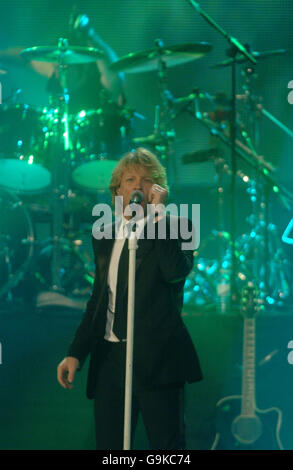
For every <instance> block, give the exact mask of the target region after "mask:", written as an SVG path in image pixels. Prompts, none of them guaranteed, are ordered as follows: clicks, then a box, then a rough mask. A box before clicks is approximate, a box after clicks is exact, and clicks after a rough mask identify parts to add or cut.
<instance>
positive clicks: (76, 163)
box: [71, 103, 130, 193]
mask: <svg viewBox="0 0 293 470" xmlns="http://www.w3.org/2000/svg"><path fill="white" fill-rule="evenodd" d="M71 129H72V145H73V149H74V160H73V161H72V180H73V183H74V184H75V186H77V187H78V188H81V189H82V190H84V191H87V192H89V193H96V192H97V191H105V190H107V189H108V187H109V183H110V179H111V175H112V171H113V169H114V168H115V166H116V164H117V161H118V160H119V159H120V157H121V156H122V154H123V153H125V152H126V151H127V150H129V145H130V138H129V135H130V118H129V116H128V115H127V113H124V109H123V108H122V107H119V106H118V105H116V104H115V103H107V104H106V105H105V106H104V107H103V108H99V109H92V110H87V111H81V112H79V113H78V114H77V115H75V116H73V118H72V121H71Z"/></svg>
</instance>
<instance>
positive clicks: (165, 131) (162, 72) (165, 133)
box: [154, 39, 178, 189]
mask: <svg viewBox="0 0 293 470" xmlns="http://www.w3.org/2000/svg"><path fill="white" fill-rule="evenodd" d="M155 47H156V49H157V57H158V72H157V76H158V82H159V92H160V105H157V106H156V109H155V125H154V136H155V140H157V144H156V145H155V149H156V151H157V152H158V154H159V157H160V159H161V160H162V162H163V163H165V166H166V169H167V174H169V171H170V161H172V164H173V171H174V178H175V189H177V186H178V179H177V169H176V164H175V158H174V148H173V142H174V140H175V138H176V134H175V130H174V127H173V120H174V118H175V113H174V110H173V102H174V98H173V96H172V94H171V92H170V91H169V90H168V88H167V72H166V70H167V66H166V63H165V61H164V60H163V58H162V55H163V53H164V51H162V48H163V47H164V44H163V41H162V40H161V39H156V40H155ZM156 137H157V139H156Z"/></svg>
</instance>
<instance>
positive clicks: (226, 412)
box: [211, 285, 284, 450]
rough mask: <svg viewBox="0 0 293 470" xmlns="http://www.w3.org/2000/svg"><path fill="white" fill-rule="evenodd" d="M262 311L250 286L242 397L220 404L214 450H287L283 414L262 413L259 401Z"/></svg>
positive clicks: (245, 308) (245, 309)
mask: <svg viewBox="0 0 293 470" xmlns="http://www.w3.org/2000/svg"><path fill="white" fill-rule="evenodd" d="M259 309H260V307H259V305H258V304H257V299H256V296H255V289H254V287H253V286H252V285H248V286H247V287H246V288H245V289H244V292H243V295H242V308H241V310H242V312H243V314H244V325H243V358H242V360H243V364H242V393H241V395H231V396H227V397H225V398H222V399H221V400H219V401H218V403H217V404H216V411H217V425H216V427H217V432H216V435H215V438H214V441H213V444H212V447H211V450H216V449H219V450H220V449H222V450H227V449H230V450H237V449H239V450H244V449H246V450H284V448H283V445H282V442H281V439H280V429H281V425H282V412H281V410H280V409H279V408H276V407H272V408H268V409H266V410H261V409H259V408H258V407H257V405H256V400H255V313H256V312H257V311H258V310H259Z"/></svg>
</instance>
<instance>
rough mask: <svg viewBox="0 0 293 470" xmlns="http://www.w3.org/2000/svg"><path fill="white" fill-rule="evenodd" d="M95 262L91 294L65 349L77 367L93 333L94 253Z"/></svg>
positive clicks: (95, 297) (95, 299)
mask: <svg viewBox="0 0 293 470" xmlns="http://www.w3.org/2000/svg"><path fill="white" fill-rule="evenodd" d="M95 264H96V273H95V280H94V286H93V290H92V294H91V297H90V299H89V300H88V302H87V305H86V310H85V312H84V314H83V316H82V319H81V322H80V324H79V326H78V328H77V330H76V332H75V334H74V338H73V341H72V343H71V344H70V346H69V348H68V350H67V356H72V357H76V358H77V359H78V360H79V362H80V366H79V369H81V367H82V365H83V363H84V362H85V360H86V358H87V356H88V354H89V352H90V349H91V343H92V335H93V317H94V313H95V310H96V307H97V303H98V298H99V294H100V279H99V274H98V269H97V263H96V255H95Z"/></svg>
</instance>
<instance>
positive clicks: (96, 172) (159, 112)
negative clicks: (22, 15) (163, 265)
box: [0, 38, 293, 313]
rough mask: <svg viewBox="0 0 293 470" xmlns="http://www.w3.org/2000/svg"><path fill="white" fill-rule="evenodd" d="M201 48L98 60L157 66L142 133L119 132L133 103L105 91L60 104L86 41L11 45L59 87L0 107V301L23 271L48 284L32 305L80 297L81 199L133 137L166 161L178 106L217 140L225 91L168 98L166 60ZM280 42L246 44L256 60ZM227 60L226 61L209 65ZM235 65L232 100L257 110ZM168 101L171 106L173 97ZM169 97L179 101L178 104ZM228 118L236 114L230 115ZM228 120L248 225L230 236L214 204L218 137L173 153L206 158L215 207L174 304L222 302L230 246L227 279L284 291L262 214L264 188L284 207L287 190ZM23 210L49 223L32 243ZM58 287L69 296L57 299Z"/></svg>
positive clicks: (84, 280) (88, 258)
mask: <svg viewBox="0 0 293 470" xmlns="http://www.w3.org/2000/svg"><path fill="white" fill-rule="evenodd" d="M211 50H212V46H211V45H210V44H208V43H205V42H200V43H195V44H177V45H172V46H165V45H164V44H163V43H162V41H161V40H156V41H155V44H154V47H153V48H151V49H148V50H144V51H140V52H135V53H129V54H127V55H126V56H124V57H122V58H120V59H118V60H117V61H116V62H114V63H113V64H112V65H111V66H110V68H111V70H112V72H115V73H120V72H123V73H126V74H131V73H134V74H135V73H147V72H150V71H155V72H156V73H157V76H158V84H159V91H160V102H159V104H158V105H157V106H156V109H155V113H154V115H155V119H154V130H153V133H152V134H151V135H148V136H145V137H135V138H132V137H131V132H130V131H131V128H132V125H133V124H132V119H133V116H135V114H136V113H135V111H134V110H131V109H128V108H127V107H126V106H124V105H116V104H115V103H113V102H111V101H110V100H109V99H106V100H105V102H104V103H103V104H102V105H101V107H100V108H98V109H80V110H79V111H78V112H77V113H74V114H72V113H70V111H69V102H70V93H69V91H68V83H67V79H68V75H67V74H68V71H70V66H71V65H75V66H76V65H79V64H86V63H91V62H95V61H97V60H99V59H100V58H101V57H102V56H103V52H101V51H100V50H98V49H95V48H92V47H81V46H71V45H70V44H69V43H68V41H67V40H66V39H64V38H60V39H59V41H58V45H57V46H56V47H55V46H50V47H49V46H36V47H31V48H29V49H25V50H23V51H21V53H20V55H21V56H22V57H23V58H24V59H26V60H27V61H30V60H33V61H39V62H48V63H52V64H55V65H56V66H57V68H58V71H59V77H60V83H61V88H62V93H61V97H60V100H59V103H58V105H57V106H54V107H50V106H49V107H46V108H43V109H39V108H36V107H34V106H30V105H27V104H20V103H17V104H15V103H13V98H16V96H14V97H12V99H10V100H9V101H8V102H6V103H4V104H3V105H2V107H1V110H0V214H1V219H2V224H1V230H0V274H1V279H2V280H3V279H4V282H3V281H2V283H1V286H0V299H1V300H3V299H4V300H6V301H10V300H13V298H14V295H15V292H16V287H17V285H18V284H19V283H20V281H22V280H24V279H25V278H26V276H29V277H30V281H32V280H36V279H37V280H38V282H39V284H40V288H41V289H42V290H47V291H49V292H51V293H52V294H54V295H53V296H52V297H51V301H50V300H49V301H48V297H46V299H45V300H44V297H43V299H41V300H40V298H39V304H38V305H37V306H39V307H41V306H44V305H50V302H51V304H52V302H53V303H54V302H55V303H57V304H58V301H59V300H60V299H61V297H62V299H63V300H62V301H60V305H67V306H71V307H72V306H74V305H78V307H79V306H80V303H79V300H80V298H81V297H82V296H83V295H85V296H88V292H90V290H91V286H92V283H93V278H94V263H93V258H92V254H91V249H90V248H89V249H88V248H87V246H86V242H84V240H88V239H90V233H91V227H90V224H89V223H82V215H83V212H84V210H85V207H87V210H88V209H89V208H91V207H92V205H90V203H89V201H91V198H94V199H95V198H96V197H97V196H98V195H100V196H101V197H104V194H105V192H106V191H107V190H108V186H109V182H110V178H111V174H112V171H113V168H114V167H115V165H116V164H117V160H118V159H119V157H120V156H121V155H122V153H124V152H125V151H127V150H130V149H132V148H134V147H138V146H147V147H149V148H151V150H154V152H155V153H156V154H157V155H158V157H159V158H160V160H161V161H162V163H163V164H164V165H165V166H166V168H167V171H168V168H169V165H170V164H172V163H174V160H175V155H174V142H175V141H176V133H175V130H174V129H175V120H176V118H177V116H178V115H179V114H180V113H183V112H188V113H191V114H192V116H193V117H194V119H195V120H197V121H199V122H200V123H201V124H202V125H203V126H205V127H206V128H207V129H208V130H209V132H210V134H211V136H213V138H214V139H215V141H216V142H219V143H221V144H222V143H223V144H224V146H226V147H227V148H229V146H230V145H231V142H230V139H229V119H230V113H231V109H230V108H231V102H230V101H229V100H226V101H225V99H224V98H223V97H220V96H219V95H215V96H211V95H209V94H208V93H207V92H204V91H200V90H198V89H195V90H193V91H192V93H190V94H189V95H187V96H182V97H179V98H174V97H173V95H172V94H171V92H170V91H169V90H168V80H167V71H168V69H169V68H171V67H175V66H180V65H183V64H185V63H187V62H190V61H193V60H197V59H200V58H202V57H204V56H205V55H206V54H208V53H209V52H210V51H211ZM284 52H285V51H283V50H280V51H271V52H266V53H254V56H255V57H256V58H257V59H260V58H262V56H263V57H266V56H270V55H275V54H282V53H284ZM237 60H238V63H239V64H241V63H242V61H244V59H243V58H241V59H237ZM229 65H231V63H230V59H229V60H228V61H224V62H222V63H220V64H217V67H228V66H229ZM244 69H245V70H246V76H245V77H246V79H245V85H244V87H245V90H244V95H242V96H241V97H239V99H238V101H239V104H241V106H244V108H245V109H246V110H249V112H251V110H253V113H254V115H256V114H257V113H258V114H259V113H262V112H263V113H264V112H265V110H264V108H263V106H262V104H260V101H259V100H258V99H257V98H256V97H255V95H254V94H253V93H252V92H251V88H250V85H251V82H252V81H253V77H254V76H255V72H254V73H252V72H251V67H248V66H247V67H245V66H244ZM3 71H4V69H3ZM16 94H17V93H16ZM11 101H12V103H11ZM201 102H204V103H207V102H208V103H212V106H213V110H212V111H209V112H202V110H201ZM224 102H225V103H224ZM174 104H177V105H178V106H177V107H174ZM180 105H182V109H179V108H180ZM174 109H175V111H174ZM137 114H138V113H137ZM240 114H241V113H240ZM237 119H238V123H239V122H240V120H241V116H240V117H239V116H237ZM255 121H257V120H255ZM239 129H241V131H240V134H239V132H238V129H237V138H236V140H235V144H236V148H235V152H236V155H237V158H239V162H243V163H244V164H245V165H244V166H245V167H246V169H247V168H249V170H250V173H251V175H252V176H251V175H249V176H248V173H247V172H246V171H247V170H245V171H243V170H242V169H240V168H238V169H237V171H236V178H238V179H239V180H240V181H241V182H242V183H243V184H244V185H246V187H247V194H248V195H249V198H250V200H251V202H252V206H253V213H252V215H251V216H250V217H249V221H248V225H249V224H250V227H249V232H248V234H243V235H241V236H240V237H239V238H238V239H237V240H235V244H234V245H233V244H232V243H231V234H230V233H229V231H228V230H227V229H226V227H225V226H224V222H223V218H222V217H221V210H222V207H223V204H224V202H223V198H224V194H223V192H224V191H223V185H222V177H223V175H230V176H231V173H232V170H231V166H230V164H231V162H230V164H229V162H228V160H227V159H225V158H224V157H223V155H222V154H221V152H219V151H218V146H216V147H215V148H213V149H209V150H208V151H202V152H193V153H190V154H185V155H183V158H182V162H183V164H186V165H187V164H189V163H194V162H203V161H208V160H211V161H212V162H213V163H214V167H215V169H216V172H217V177H218V179H217V181H218V185H217V195H218V203H217V204H218V209H219V223H218V227H217V229H215V230H213V231H212V233H211V235H210V236H209V237H207V239H205V240H203V241H202V242H201V245H200V247H199V249H198V250H197V251H196V252H195V264H194V269H193V271H192V273H191V274H190V276H189V277H188V279H187V283H186V289H185V302H186V305H193V306H200V307H202V306H203V305H211V304H214V303H215V302H216V301H217V299H220V302H221V303H220V311H221V312H222V313H223V312H225V311H226V303H225V301H226V298H227V296H228V295H229V292H230V291H229V285H230V283H231V269H232V268H231V266H232V258H233V253H234V251H235V252H236V255H235V257H236V271H237V276H236V278H237V282H240V283H241V282H242V281H243V279H246V280H247V279H249V280H251V278H253V280H254V281H256V282H257V283H258V284H259V285H261V286H262V292H263V295H264V296H266V298H267V297H269V296H270V298H272V299H273V301H274V302H279V301H281V300H283V299H285V298H287V297H288V295H289V293H290V292H289V280H288V273H287V264H286V263H287V261H286V260H285V259H284V256H283V253H282V250H281V248H280V246H279V245H278V240H277V235H276V227H275V226H274V225H273V224H271V223H270V221H269V220H268V194H269V193H270V192H271V191H272V190H273V191H275V192H276V191H277V192H278V196H279V198H280V201H281V202H282V203H284V204H285V205H286V206H287V208H288V206H289V207H290V208H291V207H292V204H293V196H292V195H291V194H290V193H289V191H287V190H286V189H285V188H283V187H282V186H281V185H279V184H278V183H277V182H276V181H275V178H274V168H273V167H272V165H271V164H270V163H269V162H267V161H266V160H265V159H264V158H263V157H261V156H259V155H258V153H257V151H256V150H255V148H254V145H253V137H252V136H251V134H250V133H249V132H248V131H247V128H244V127H243V126H240V125H239ZM238 134H239V135H238ZM240 166H241V165H240ZM36 201H37V203H36ZM95 203H96V200H95ZM35 212H39V213H41V214H43V215H45V217H47V218H48V220H49V222H50V225H51V236H50V237H49V238H48V239H45V240H42V241H39V240H38V239H37V238H36V236H35V229H34V224H33V222H32V213H33V214H34V213H35ZM76 215H77V218H76V220H78V222H77V225H78V224H79V225H78V226H77V227H76V225H75V224H76V222H72V217H76ZM80 220H81V222H80ZM252 232H254V236H253V235H252ZM210 243H214V244H215V245H216V246H217V250H216V252H217V256H215V257H214V258H213V259H211V250H209V248H208V249H207V252H206V248H207V247H209V244H210ZM233 250H234V251H233ZM272 250H274V252H273V256H272ZM264 253H265V254H266V256H267V258H266V259H269V257H270V256H272V263H271V271H272V272H264V265H265V266H267V265H268V263H263V261H264ZM48 266H49V268H48ZM227 286H228V287H227ZM272 287H273V292H272ZM16 295H17V294H16ZM58 296H59V297H58ZM65 297H66V298H68V299H70V301H68V302H67V303H66V302H65V303H64V298H65ZM53 298H54V301H53V300H52V299H53ZM56 299H57V300H56ZM58 299H59V300H58ZM72 299H73V300H72ZM74 299H75V300H76V303H74ZM42 302H43V303H42Z"/></svg>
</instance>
